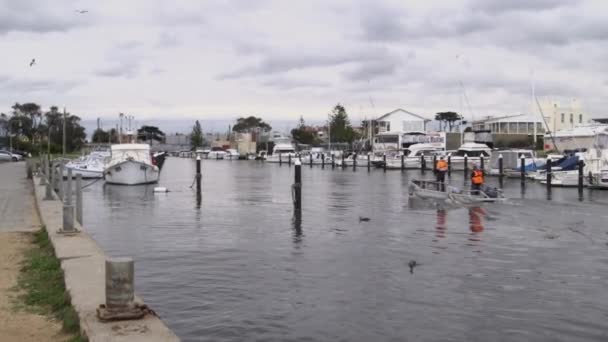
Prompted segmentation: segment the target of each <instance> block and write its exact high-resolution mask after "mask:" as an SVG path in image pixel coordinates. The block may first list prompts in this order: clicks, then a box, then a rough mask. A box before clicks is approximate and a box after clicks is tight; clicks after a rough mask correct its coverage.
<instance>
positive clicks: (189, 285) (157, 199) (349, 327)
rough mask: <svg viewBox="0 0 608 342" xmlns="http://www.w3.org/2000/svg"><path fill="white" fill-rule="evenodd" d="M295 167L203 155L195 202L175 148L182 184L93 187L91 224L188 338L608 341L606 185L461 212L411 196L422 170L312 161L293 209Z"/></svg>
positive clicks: (170, 173) (169, 170)
mask: <svg viewBox="0 0 608 342" xmlns="http://www.w3.org/2000/svg"><path fill="white" fill-rule="evenodd" d="M293 170H294V168H293V167H292V168H288V167H287V166H286V165H283V166H282V167H280V166H278V165H271V164H263V163H258V162H238V161H234V162H229V161H203V185H202V196H197V194H196V191H195V189H192V188H190V185H191V184H192V180H193V177H194V172H195V164H194V161H192V160H188V159H177V158H169V159H167V161H166V163H165V168H164V170H163V172H162V175H161V182H160V184H159V185H160V186H165V187H167V188H168V189H169V190H170V191H171V192H169V193H154V192H153V188H154V186H135V187H128V186H115V185H103V183H102V182H99V183H96V184H94V185H92V186H91V187H89V188H86V189H85V193H84V203H85V210H84V215H85V217H84V221H85V225H86V229H87V230H88V231H89V232H91V234H92V235H93V237H94V238H95V239H96V240H97V241H98V242H99V243H100V245H101V246H102V247H103V248H104V250H106V251H107V252H108V254H110V255H117V256H119V255H127V256H132V257H134V258H135V260H136V266H135V267H136V291H137V292H138V294H140V295H142V296H143V298H145V299H146V301H147V302H148V303H149V304H150V305H151V306H152V307H153V308H154V309H155V311H157V312H158V313H159V314H160V316H161V317H162V318H163V320H164V321H166V322H167V323H168V324H169V326H170V327H171V328H172V329H174V330H175V331H176V333H177V334H178V335H179V336H180V337H181V338H182V339H183V340H185V341H256V340H258V341H269V340H276V341H289V340H292V341H295V340H309V341H333V340H340V341H370V340H379V341H389V340H390V341H401V340H428V341H438V340H441V341H449V340H453V341H465V340H471V341H495V340H503V341H544V340H560V339H561V340H565V341H579V340H580V341H597V340H602V339H604V338H605V332H606V331H608V323H607V322H608V320H607V319H606V318H607V317H606V310H605V308H606V307H608V295H607V294H606V291H605V289H606V286H607V285H608V279H607V277H606V274H608V272H607V271H608V257H607V256H606V253H607V252H608V246H607V245H606V242H608V239H607V238H608V234H606V233H607V231H608V228H607V227H606V224H605V222H606V220H607V219H608V214H606V213H605V205H606V204H607V203H608V192H598V191H592V192H588V191H586V192H585V195H586V200H585V201H583V202H579V201H578V198H579V196H578V193H577V191H576V189H554V190H553V191H552V194H551V197H552V198H551V199H552V200H551V201H550V202H548V201H546V190H545V187H544V186H542V185H539V184H534V183H528V184H527V188H526V191H525V193H522V192H521V187H520V182H519V179H514V180H513V179H505V180H504V191H505V194H506V196H507V197H509V198H511V200H509V201H507V203H504V204H499V203H497V204H488V205H483V206H472V207H459V206H447V205H442V204H438V203H428V202H419V203H416V202H415V201H410V200H409V198H408V194H407V183H408V180H409V179H410V178H411V177H420V173H419V172H418V171H407V172H404V173H401V172H386V173H384V172H382V170H372V171H371V172H369V173H368V172H367V171H366V172H352V169H350V168H346V169H344V170H342V169H340V168H336V169H335V170H333V171H332V169H331V168H330V167H327V168H326V169H325V170H322V169H321V168H320V167H314V168H312V169H310V168H308V167H306V168H303V170H302V178H303V179H302V181H303V191H302V196H303V209H302V211H301V212H295V213H294V211H293V208H292V201H291V184H292V183H293V172H294V171H293ZM425 176H426V177H429V178H430V177H432V174H431V173H429V172H427V174H426V175H425ZM461 177H462V173H457V172H453V173H452V177H451V179H452V180H453V181H455V182H457V183H459V184H460V183H461V181H462V178H461ZM488 182H489V183H493V182H495V183H498V179H494V178H489V179H488ZM360 216H362V217H369V218H370V221H369V222H360V220H359V217H360ZM410 260H416V261H417V262H418V264H419V266H417V267H416V272H414V273H413V274H411V273H410V272H409V267H408V262H409V261H410Z"/></svg>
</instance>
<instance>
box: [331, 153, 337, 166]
mask: <svg viewBox="0 0 608 342" xmlns="http://www.w3.org/2000/svg"><path fill="white" fill-rule="evenodd" d="M335 167H336V156H335V155H334V154H333V153H332V154H331V169H332V170H333V169H334V168H335Z"/></svg>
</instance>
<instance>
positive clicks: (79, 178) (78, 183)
mask: <svg viewBox="0 0 608 342" xmlns="http://www.w3.org/2000/svg"><path fill="white" fill-rule="evenodd" d="M76 221H78V223H80V225H81V226H82V174H80V173H79V174H77V175H76Z"/></svg>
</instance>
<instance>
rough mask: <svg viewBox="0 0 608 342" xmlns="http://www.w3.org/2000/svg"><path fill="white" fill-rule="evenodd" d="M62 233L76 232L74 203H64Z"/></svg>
mask: <svg viewBox="0 0 608 342" xmlns="http://www.w3.org/2000/svg"><path fill="white" fill-rule="evenodd" d="M59 232H60V233H75V232H76V230H75V229H74V205H73V204H66V203H64V204H63V227H62V229H61V230H60V231H59Z"/></svg>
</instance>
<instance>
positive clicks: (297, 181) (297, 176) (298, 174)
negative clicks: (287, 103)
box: [197, 154, 585, 211]
mask: <svg viewBox="0 0 608 342" xmlns="http://www.w3.org/2000/svg"><path fill="white" fill-rule="evenodd" d="M321 158H322V161H323V162H322V164H321V165H322V167H324V166H325V163H324V161H325V157H324V156H322V157H321ZM383 159H384V171H386V155H384V156H383ZM356 163H357V160H356V156H355V158H353V171H354V170H355V168H356V166H357V165H356ZM447 163H448V174H450V173H451V171H452V167H451V166H452V165H451V164H452V163H451V156H448V158H447ZM280 164H281V156H280V155H279V165H280ZM479 164H480V165H479V166H480V169H481V170H482V172H485V169H484V167H485V165H484V164H485V160H484V157H483V156H481V157H480V159H479ZM289 165H290V166H291V155H290V156H289ZM294 165H295V173H294V184H293V185H292V194H293V196H294V198H293V202H294V209H295V210H297V211H299V210H301V209H302V162H301V159H300V158H298V159H297V160H296V161H295V163H294ZM312 165H313V164H312V158H311V159H310V167H312ZM420 165H421V170H422V171H423V172H424V170H425V169H426V160H425V159H424V156H421V160H420ZM436 165H437V156H433V172H434V171H436ZM467 165H468V157H467V156H466V155H465V157H464V167H463V169H464V180H465V182H466V181H467V180H468V168H467ZM503 165H504V163H503V157H502V155H499V156H498V177H499V184H500V187H501V188H502V187H503V179H504V176H505V173H504V167H503ZM584 165H585V164H584V162H583V161H582V160H579V162H578V191H579V195H580V196H582V192H583V186H584V173H583V169H584ZM341 166H342V168H345V164H344V155H342V165H341ZM334 167H335V160H334V155H333V154H332V169H333V168H334ZM552 167H553V162H552V160H551V159H550V158H547V162H546V165H545V168H546V180H547V182H546V183H547V184H546V185H547V192H548V193H549V194H550V193H551V186H552V179H553V173H552V170H551V168H552ZM367 168H368V170H369V169H370V156H369V154H368V155H367ZM404 169H405V163H404V156H401V170H404ZM197 170H198V167H197ZM520 179H521V187H522V189H523V188H525V186H526V159H525V157H524V156H523V155H522V156H521V158H520Z"/></svg>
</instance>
